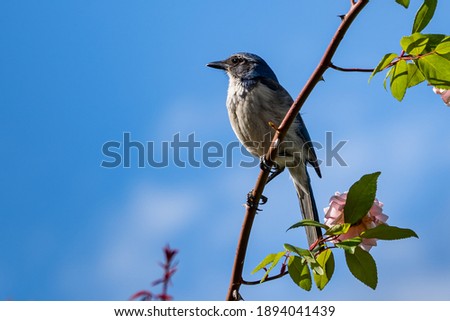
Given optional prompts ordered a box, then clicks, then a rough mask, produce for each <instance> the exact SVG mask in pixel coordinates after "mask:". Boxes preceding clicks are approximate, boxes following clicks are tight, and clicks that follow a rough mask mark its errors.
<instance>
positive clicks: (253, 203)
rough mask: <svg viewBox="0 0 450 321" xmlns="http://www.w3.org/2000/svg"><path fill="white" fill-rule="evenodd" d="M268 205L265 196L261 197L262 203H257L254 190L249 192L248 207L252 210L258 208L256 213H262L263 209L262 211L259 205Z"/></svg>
mask: <svg viewBox="0 0 450 321" xmlns="http://www.w3.org/2000/svg"><path fill="white" fill-rule="evenodd" d="M266 203H267V197H265V196H264V195H261V198H260V202H259V203H258V202H256V199H255V197H254V196H253V190H251V191H250V192H248V194H247V206H248V207H250V208H256V211H258V212H259V211H262V209H260V208H259V207H258V206H259V205H264V204H266Z"/></svg>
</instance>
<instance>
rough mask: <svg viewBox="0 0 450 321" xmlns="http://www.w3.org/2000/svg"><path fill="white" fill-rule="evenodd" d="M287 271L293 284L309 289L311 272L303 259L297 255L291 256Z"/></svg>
mask: <svg viewBox="0 0 450 321" xmlns="http://www.w3.org/2000/svg"><path fill="white" fill-rule="evenodd" d="M288 272H289V276H290V277H291V279H292V281H294V283H295V284H297V285H298V286H299V287H301V288H302V289H304V290H306V291H309V290H311V285H312V280H311V272H310V271H309V267H308V264H306V261H305V260H303V259H302V258H300V257H298V256H291V257H290V258H289V263H288Z"/></svg>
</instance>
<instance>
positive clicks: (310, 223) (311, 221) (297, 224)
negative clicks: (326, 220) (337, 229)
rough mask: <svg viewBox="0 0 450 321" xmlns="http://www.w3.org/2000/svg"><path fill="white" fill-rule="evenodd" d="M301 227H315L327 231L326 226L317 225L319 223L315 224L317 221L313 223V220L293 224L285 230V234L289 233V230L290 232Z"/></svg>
mask: <svg viewBox="0 0 450 321" xmlns="http://www.w3.org/2000/svg"><path fill="white" fill-rule="evenodd" d="M302 226H317V227H321V228H323V229H325V230H327V229H328V226H327V225H325V224H322V223H319V222H317V221H315V220H301V221H300V222H298V223H295V224H294V225H292V226H291V227H290V228H288V229H287V230H286V232H287V231H289V230H291V229H294V228H298V227H302Z"/></svg>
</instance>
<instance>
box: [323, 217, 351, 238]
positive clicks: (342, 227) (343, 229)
mask: <svg viewBox="0 0 450 321" xmlns="http://www.w3.org/2000/svg"><path fill="white" fill-rule="evenodd" d="M344 215H345V212H344ZM350 225H351V224H350V223H344V224H336V225H333V226H332V227H330V228H329V229H328V230H327V231H326V233H325V234H326V235H341V234H345V233H347V232H348V229H349V228H350Z"/></svg>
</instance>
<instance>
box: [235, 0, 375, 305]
mask: <svg viewBox="0 0 450 321" xmlns="http://www.w3.org/2000/svg"><path fill="white" fill-rule="evenodd" d="M368 3H369V0H359V1H358V2H355V1H351V8H350V9H349V11H348V13H347V14H346V15H345V17H344V18H343V19H342V21H341V24H340V25H339V27H338V29H337V30H336V33H335V34H334V36H333V38H332V39H331V42H330V44H329V45H328V48H327V49H326V51H325V53H324V55H323V56H322V59H321V60H320V62H319V64H318V66H317V67H316V69H315V70H314V72H313V73H312V75H311V77H310V78H309V80H308V81H307V82H306V84H305V86H304V87H303V89H302V91H301V92H300V94H299V95H298V97H297V98H296V99H295V101H294V103H293V104H292V106H291V108H290V109H289V111H288V112H287V114H286V116H285V117H284V119H283V121H282V122H281V124H280V126H279V127H278V130H277V131H276V133H275V136H274V138H273V140H272V144H271V146H270V148H269V151H268V152H267V155H266V156H265V159H266V162H267V165H269V166H270V165H273V163H272V161H271V160H272V159H275V158H276V155H277V148H278V146H279V144H280V143H281V142H282V141H283V139H284V137H285V136H286V133H287V130H288V129H289V127H290V126H291V124H292V122H293V121H294V119H295V117H296V116H297V114H298V113H299V111H300V109H301V108H302V106H303V104H304V103H305V101H306V99H307V98H308V96H309V95H310V94H311V92H312V90H313V89H314V87H315V86H316V85H317V83H318V82H319V81H320V80H321V79H322V76H323V74H324V73H325V71H326V70H327V69H328V67H329V66H330V65H331V59H332V58H333V55H334V53H335V52H336V50H337V48H338V47H339V44H340V43H341V41H342V39H343V38H344V35H345V33H346V32H347V30H348V28H349V27H350V25H351V24H352V22H353V20H354V19H355V18H356V16H357V15H358V14H359V13H360V12H361V10H362V9H363V8H364V7H365V6H366V5H367V4H368ZM269 171H270V170H269V169H264V170H261V172H260V173H259V176H258V179H257V181H256V184H255V188H254V189H253V198H254V201H255V204H258V203H259V200H260V198H261V195H262V193H263V191H264V187H265V185H266V182H267V178H268V177H269ZM255 214H256V207H255V206H253V207H247V210H246V213H245V218H244V222H243V224H242V229H241V234H240V237H239V241H238V245H237V249H236V256H235V260H234V264H233V270H232V274H231V280H230V285H229V288H228V293H227V297H226V299H227V301H236V300H239V299H240V297H241V296H240V294H239V289H240V286H241V284H242V283H243V279H242V271H243V269H244V261H245V256H246V253H247V246H248V241H249V238H250V232H251V229H252V225H253V221H254V219H255Z"/></svg>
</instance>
